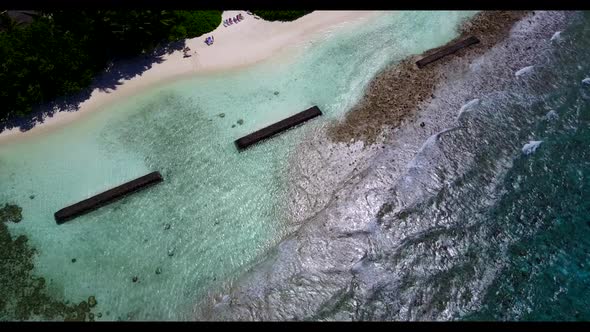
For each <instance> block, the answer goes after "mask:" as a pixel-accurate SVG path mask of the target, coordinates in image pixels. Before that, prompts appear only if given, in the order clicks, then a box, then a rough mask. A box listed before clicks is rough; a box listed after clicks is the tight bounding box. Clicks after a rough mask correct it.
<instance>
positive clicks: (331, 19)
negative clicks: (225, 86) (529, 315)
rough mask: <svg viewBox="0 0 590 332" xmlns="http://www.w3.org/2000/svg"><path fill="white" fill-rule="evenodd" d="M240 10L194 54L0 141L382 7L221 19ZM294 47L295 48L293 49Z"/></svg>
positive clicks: (282, 49) (251, 59) (263, 55)
mask: <svg viewBox="0 0 590 332" xmlns="http://www.w3.org/2000/svg"><path fill="white" fill-rule="evenodd" d="M238 13H242V15H243V16H244V18H245V19H244V20H243V21H241V22H239V23H238V24H234V25H231V26H229V27H224V26H223V23H222V24H220V26H219V27H217V29H215V30H213V31H212V32H210V33H207V34H205V35H203V36H199V37H196V38H192V39H187V40H186V46H188V47H189V48H190V49H191V51H190V52H189V53H190V54H191V55H192V56H191V57H189V58H184V57H183V52H182V51H175V52H173V53H171V54H167V55H165V56H164V57H163V60H164V61H163V62H161V63H154V64H153V66H152V67H151V68H150V69H148V70H147V71H145V72H143V73H142V74H141V75H137V76H135V77H133V78H131V79H129V80H124V81H121V83H122V84H121V85H119V86H118V87H117V88H116V89H115V90H107V91H100V90H99V89H95V90H94V91H92V94H91V96H90V98H89V99H87V100H85V101H84V102H82V103H81V104H80V109H79V110H78V111H76V112H57V113H55V114H54V115H53V117H50V118H49V117H47V118H46V119H44V122H43V123H40V124H37V125H36V126H35V127H33V128H32V129H30V130H28V131H26V132H21V131H20V128H12V129H10V130H5V131H3V132H1V133H0V143H6V142H9V141H13V140H15V139H18V140H20V139H23V138H27V137H34V136H36V135H38V134H42V133H45V132H48V131H51V130H53V129H56V128H60V127H63V126H64V125H66V124H68V123H70V122H72V121H75V120H78V119H80V118H81V117H82V116H84V115H85V114H89V113H91V112H92V111H94V110H97V109H99V108H98V107H100V106H102V107H104V106H105V105H108V104H109V103H112V102H114V101H116V100H118V99H120V98H122V97H128V96H131V95H133V94H136V93H138V92H141V91H142V90H144V89H146V88H150V87H154V86H156V85H158V84H162V83H166V82H171V81H174V80H178V79H182V78H187V77H191V76H196V75H199V74H207V73H212V72H218V71H223V70H231V69H238V68H242V67H245V66H249V65H253V64H256V63H259V62H261V61H264V60H267V59H269V58H271V57H276V56H280V55H288V54H292V53H295V52H297V50H299V49H301V47H302V46H305V44H306V43H309V42H311V41H312V40H313V39H314V38H318V37H320V36H322V35H323V34H324V33H325V32H327V31H329V30H331V29H334V28H338V27H340V26H343V25H347V24H351V23H360V22H362V21H364V20H366V19H368V18H370V17H373V16H376V15H378V14H379V12H378V11H315V12H312V13H311V14H308V15H306V16H304V17H302V18H300V19H298V20H295V21H293V22H268V21H264V20H262V19H255V18H254V17H253V16H251V15H248V14H246V12H244V11H225V12H223V14H222V21H223V20H225V19H227V18H229V17H234V16H236V15H237V14H238ZM207 36H214V37H215V43H214V45H212V46H207V45H206V44H205V43H204V40H205V37H207ZM294 51H295V52H294Z"/></svg>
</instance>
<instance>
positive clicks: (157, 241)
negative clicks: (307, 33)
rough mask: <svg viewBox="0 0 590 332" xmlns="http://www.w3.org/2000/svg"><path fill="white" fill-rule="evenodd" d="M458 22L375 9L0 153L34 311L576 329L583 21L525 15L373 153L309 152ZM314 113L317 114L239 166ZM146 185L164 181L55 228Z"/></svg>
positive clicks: (583, 253)
mask: <svg viewBox="0 0 590 332" xmlns="http://www.w3.org/2000/svg"><path fill="white" fill-rule="evenodd" d="M474 14H475V13H473V12H400V13H391V14H386V15H383V16H381V17H379V18H377V19H375V20H372V21H370V22H368V23H367V24H366V25H364V26H362V27H361V28H355V29H346V28H342V29H337V30H335V31H333V32H331V33H330V34H328V35H326V36H325V38H323V39H322V40H321V41H318V42H317V43H315V44H312V45H309V46H308V48H307V49H306V50H305V52H302V54H301V55H298V56H297V57H292V58H289V59H274V60H273V59H271V60H269V61H267V62H264V63H261V64H260V65H257V66H254V67H250V68H247V69H242V70H239V71H227V72H224V73H219V74H209V75H207V76H199V77H195V78H192V79H188V80H183V81H178V82H175V83H173V84H169V85H166V86H162V87H159V88H154V89H151V90H149V91H145V92H144V93H142V94H139V95H136V96H133V97H131V98H129V99H127V100H125V101H124V102H121V103H118V104H117V105H115V106H112V107H109V108H108V109H105V110H104V111H101V112H96V113H95V114H92V115H88V116H87V117H85V118H84V119H83V120H80V121H79V122H75V123H72V124H71V125H69V126H67V127H64V128H62V129H60V130H58V131H55V132H52V133H51V134H47V135H43V136H42V137H41V136H39V137H38V138H36V139H33V138H31V139H27V140H22V141H19V142H14V143H10V144H6V145H2V146H0V203H3V202H14V203H16V204H18V205H19V206H21V207H22V208H23V221H21V222H20V223H18V224H12V223H9V224H7V225H8V226H9V229H10V232H11V234H12V235H13V236H17V235H19V234H26V235H27V236H28V237H29V242H30V244H31V245H32V246H34V247H36V248H37V249H38V250H39V253H38V255H37V257H36V260H35V272H36V274H37V275H41V276H43V277H45V278H46V280H47V284H48V291H49V292H50V294H51V295H52V296H54V297H56V298H60V299H64V300H68V301H71V302H73V303H77V302H79V301H81V300H85V299H86V298H87V297H88V296H90V295H95V296H96V300H97V301H98V305H97V307H96V308H95V309H94V311H95V312H101V313H102V318H100V319H102V320H117V319H122V320H127V319H129V320H142V319H150V320H152V319H154V320H155V319H162V320H175V319H181V320H190V319H212V320H219V319H224V320H282V319H296V320H449V319H467V320H481V319H483V320H490V319H496V320H551V319H557V320H587V319H590V311H589V310H588V308H590V305H589V304H590V303H588V299H590V293H589V290H590V285H589V279H588V268H589V267H588V265H587V262H588V257H589V255H590V250H589V248H590V243H589V242H588V239H590V236H589V235H590V234H589V233H590V227H589V226H590V224H588V222H587V216H588V215H589V214H590V205H589V203H588V202H590V200H588V197H589V196H590V181H589V179H590V164H589V163H588V160H590V150H589V147H590V132H589V128H590V126H589V121H590V115H589V114H590V113H589V112H590V104H589V103H590V97H589V96H590V89H589V88H588V85H587V84H585V83H583V80H584V78H587V77H588V73H590V63H589V62H588V61H587V54H588V50H590V44H589V42H590V38H589V37H590V36H589V35H588V34H589V32H590V30H589V29H588V26H589V24H590V23H589V22H590V16H589V15H588V13H565V12H563V13H562V12H558V13H555V12H539V13H536V14H535V15H533V16H530V17H527V18H525V19H524V20H522V21H521V22H519V23H518V24H517V25H516V26H515V27H514V29H513V30H512V31H511V33H510V36H509V37H508V38H507V39H506V40H504V41H503V42H501V43H499V44H498V45H496V46H495V47H493V48H492V49H491V50H490V51H488V52H487V53H485V54H484V55H483V56H481V57H480V58H479V59H477V60H476V61H474V63H472V64H466V63H463V62H462V61H461V59H456V60H454V61H451V62H450V63H449V65H448V66H447V70H448V73H452V75H449V76H450V77H451V79H449V80H447V81H445V82H444V83H443V84H441V85H439V86H437V87H436V91H435V93H434V95H435V96H436V98H434V99H433V100H432V102H430V103H428V104H427V105H425V106H424V107H422V108H421V109H420V110H419V112H418V114H417V115H415V119H413V120H414V121H412V122H410V121H407V122H405V123H404V124H402V125H401V126H400V127H399V128H396V129H395V130H391V131H388V132H387V133H386V135H384V137H383V139H382V140H381V141H380V143H379V144H375V145H373V146H365V145H364V143H363V142H356V141H351V142H350V143H349V144H335V143H332V142H330V141H329V139H328V138H327V137H326V133H325V129H326V125H327V124H329V123H330V122H331V121H332V120H334V119H338V118H340V117H342V116H344V115H345V113H346V112H347V111H348V110H349V109H350V108H351V107H352V106H353V105H355V103H356V102H357V101H358V100H359V98H360V97H361V96H362V94H363V91H364V88H365V87H366V86H367V83H368V82H369V81H370V80H371V78H372V77H374V76H375V74H376V73H377V72H378V71H379V70H380V69H382V68H384V67H385V66H386V65H388V64H391V63H395V62H397V61H399V60H401V59H403V58H404V57H406V56H408V55H412V54H419V53H422V52H423V51H425V50H427V49H430V48H433V47H437V46H440V45H442V44H444V43H446V42H447V41H449V40H451V39H453V38H454V37H456V36H457V35H458V32H457V28H458V27H459V26H460V24H461V23H462V22H463V21H464V20H465V19H467V18H469V17H471V16H473V15H474ZM557 31H560V34H559V38H552V37H553V36H554V34H555V33H556V32H557ZM552 39H553V40H552ZM531 50H532V51H531ZM529 66H531V67H534V68H533V70H524V68H526V67H529ZM523 70H524V71H523ZM519 71H520V73H521V74H522V75H516V73H518V72H519ZM312 105H318V106H319V107H320V109H322V111H323V112H324V116H322V117H320V118H318V119H315V120H313V121H311V122H309V123H308V124H306V125H305V126H301V127H299V128H297V129H294V130H291V131H289V132H287V133H286V134H284V135H280V136H277V137H275V138H273V139H272V140H269V141H267V142H264V143H263V144H260V145H257V146H255V147H253V148H252V149H249V150H247V151H245V152H242V153H238V152H237V151H236V149H235V147H234V145H233V140H234V139H236V138H238V137H240V136H242V135H244V134H247V133H249V132H251V131H253V130H256V129H259V128H261V127H263V126H265V125H268V124H270V123H272V122H275V121H277V120H279V119H282V118H284V117H286V116H288V115H291V114H293V113H296V112H299V111H301V110H303V109H305V108H307V107H309V106H312ZM552 112H553V113H552ZM421 122H424V123H425V124H426V125H425V127H424V128H422V127H420V126H419V125H418V124H419V123H421ZM541 141H542V143H539V142H541ZM523 149H524V150H526V151H534V153H530V154H525V153H526V152H524V151H523ZM535 149H536V151H535ZM153 170H159V171H160V172H161V173H162V174H163V176H164V178H165V180H164V182H163V183H162V184H159V185H157V186H155V187H152V188H150V189H148V190H146V191H143V192H141V193H138V194H136V195H133V196H130V197H128V198H126V199H124V200H122V201H119V202H117V203H115V204H113V205H110V206H108V207H104V208H102V209H100V210H97V211H95V212H92V213H90V214H88V215H86V216H83V217H80V218H77V219H75V220H73V221H71V222H68V223H66V224H64V225H60V226H58V225H56V224H55V221H54V220H53V213H54V212H55V211H57V210H58V209H60V208H62V207H64V206H66V205H68V204H71V203H74V202H76V201H78V200H80V199H82V198H86V197H88V196H91V195H93V194H95V193H98V192H101V191H103V190H105V189H107V188H109V187H112V186H114V185H116V184H119V183H121V182H124V181H127V180H129V179H132V178H135V177H137V176H140V175H143V174H145V173H147V172H149V171H153ZM33 195H34V196H33ZM31 197H34V198H31ZM73 258H76V262H75V263H72V259H73ZM156 271H159V272H160V273H156ZM133 277H137V282H133V281H132V278H133ZM107 313H108V314H107ZM8 319H9V318H8Z"/></svg>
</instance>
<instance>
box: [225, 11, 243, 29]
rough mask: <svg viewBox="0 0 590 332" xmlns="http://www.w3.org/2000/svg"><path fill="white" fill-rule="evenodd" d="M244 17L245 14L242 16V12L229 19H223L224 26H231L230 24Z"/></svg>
mask: <svg viewBox="0 0 590 332" xmlns="http://www.w3.org/2000/svg"><path fill="white" fill-rule="evenodd" d="M243 19H244V16H242V14H241V13H240V14H238V15H236V17H230V18H228V19H227V20H224V21H223V26H224V27H227V26H230V25H232V24H234V23H238V22H240V21H241V20H243Z"/></svg>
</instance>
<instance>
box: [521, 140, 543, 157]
mask: <svg viewBox="0 0 590 332" xmlns="http://www.w3.org/2000/svg"><path fill="white" fill-rule="evenodd" d="M541 143H543V141H530V142H528V143H527V144H525V145H524V146H523V147H522V153H524V154H525V155H529V154H532V153H534V152H535V151H536V150H537V148H538V147H539V145H541Z"/></svg>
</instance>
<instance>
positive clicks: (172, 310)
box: [0, 12, 474, 320]
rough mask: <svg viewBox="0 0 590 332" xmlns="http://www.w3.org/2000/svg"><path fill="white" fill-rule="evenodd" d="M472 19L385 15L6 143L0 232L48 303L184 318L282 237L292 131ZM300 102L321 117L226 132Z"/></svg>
mask: <svg viewBox="0 0 590 332" xmlns="http://www.w3.org/2000/svg"><path fill="white" fill-rule="evenodd" d="M473 14H474V12H402V13H385V14H382V15H381V16H379V17H377V18H375V19H372V20H370V21H369V22H367V23H364V24H363V25H362V26H360V27H358V26H357V27H354V28H340V29H336V30H335V31H332V32H330V33H329V34H326V35H325V36H323V37H322V38H320V39H319V40H316V41H313V42H309V43H308V44H307V45H306V48H305V49H304V51H303V52H301V53H298V54H296V55H293V56H290V57H288V58H281V59H273V60H269V61H266V62H264V63H261V64H259V65H256V66H253V67H249V68H247V69H242V70H234V71H227V72H223V73H218V74H211V75H204V76H198V77H194V78H191V79H186V80H182V81H177V82H175V83H171V84H167V85H164V86H160V87H157V88H153V89H150V90H147V91H144V92H142V93H141V94H138V95H135V96H133V97H131V98H128V99H126V100H124V101H121V102H118V103H116V104H115V105H111V106H108V107H105V109H104V110H101V111H99V112H96V113H95V114H92V115H88V116H86V117H84V119H83V120H80V121H78V122H76V123H73V124H70V125H68V126H66V127H65V128H62V129H59V130H56V131H53V132H51V133H49V134H44V135H42V136H38V137H35V138H32V139H27V140H24V141H22V142H19V143H11V144H4V145H2V146H0V202H14V203H16V204H18V205H20V206H21V207H22V208H23V221H22V222H21V223H19V224H10V225H9V228H10V231H11V233H12V234H13V235H18V234H25V235H27V236H28V237H29V241H30V244H31V245H32V246H34V247H35V248H37V249H38V250H39V254H38V256H37V257H36V260H35V264H36V265H35V273H36V274H37V275H40V276H43V277H45V279H46V280H47V283H48V291H49V292H50V294H51V295H52V296H54V297H56V298H63V299H64V300H67V301H71V302H75V303H76V302H79V301H81V300H84V299H86V298H87V297H88V296H89V295H96V299H97V301H98V306H97V309H96V312H102V313H103V316H102V319H103V320H116V319H134V320H141V319H164V320H171V319H190V313H191V312H192V307H193V305H194V303H196V302H197V301H198V300H199V299H200V298H201V297H202V296H204V295H205V294H206V293H207V292H209V291H213V290H215V289H216V288H217V287H219V286H220V285H221V284H222V283H226V282H229V281H231V280H232V278H234V277H236V276H238V275H240V273H242V272H244V271H245V270H246V269H247V268H248V267H249V266H251V265H252V264H253V263H254V262H256V260H257V259H259V258H260V257H262V256H263V255H264V253H265V251H266V250H268V249H269V248H271V247H272V246H274V245H276V244H277V243H278V242H279V241H280V239H281V238H282V237H284V236H285V235H286V234H287V226H286V224H287V223H286V220H285V217H284V213H283V210H282V208H283V207H284V205H283V202H284V200H285V199H286V198H285V197H283V195H284V191H283V188H284V187H285V186H284V183H283V181H285V174H286V171H287V168H288V166H289V165H288V164H287V162H286V161H287V159H288V158H287V157H288V155H289V153H290V152H291V151H292V149H293V148H294V147H295V145H296V144H297V143H298V142H299V141H300V140H301V139H302V138H303V136H304V134H305V133H308V134H309V133H310V131H314V130H321V128H322V126H323V125H324V124H325V123H326V122H327V121H328V120H329V119H330V118H335V117H339V116H342V115H343V114H344V113H345V112H346V111H347V110H348V109H350V107H351V106H353V105H354V103H355V102H356V101H357V100H358V99H359V97H360V96H361V95H362V93H363V89H364V87H365V86H366V84H367V83H368V82H369V80H370V79H371V78H372V77H373V76H374V75H375V74H376V73H377V72H378V71H379V70H380V69H381V68H383V67H384V66H385V65H387V64H389V63H392V62H395V61H398V60H401V59H402V58H404V57H405V56H407V55H410V54H416V53H421V52H422V51H424V50H426V49H429V48H432V47H436V46H439V45H441V44H443V43H445V42H447V41H448V40H450V39H452V38H454V37H455V36H456V35H457V27H458V26H459V25H460V23H461V22H463V20H464V19H466V18H468V17H470V16H472V15H473ZM275 92H279V94H278V95H277V94H275ZM312 105H318V106H319V107H320V108H321V109H322V111H323V112H324V114H325V116H324V117H322V118H320V119H318V120H314V121H312V122H311V123H310V124H308V125H306V126H305V127H302V128H299V129H296V130H292V131H290V132H288V133H286V134H284V135H281V136H278V137H276V138H274V139H272V140H270V141H268V142H265V143H264V144H260V145H258V146H255V147H254V148H252V149H250V150H247V151H246V152H243V153H238V152H237V151H236V149H235V147H234V145H233V141H234V140H235V139H236V138H238V137H240V136H242V135H244V134H247V133H249V132H251V131H253V130H256V129H259V128H261V127H263V126H265V125H268V124H270V123H272V122H275V121H276V120H278V119H281V118H284V117H286V116H289V115H291V114H293V113H296V112H299V111H301V110H303V109H305V108H307V107H310V106H312ZM221 113H224V116H223V117H221V116H220V114H221ZM240 119H241V120H243V124H242V125H240V124H238V123H237V121H238V120H240ZM232 125H235V126H234V127H232ZM153 170H158V171H160V172H161V173H162V174H163V176H164V179H165V181H164V182H163V183H162V184H159V185H157V186H155V187H152V188H150V189H148V190H145V191H143V192H140V193H138V194H136V195H133V196H131V197H128V198H125V199H123V200H121V201H119V202H117V203H115V204H112V205H110V206H107V207H103V208H101V209H99V210H97V211H95V212H92V213H90V214H88V215H85V216H82V217H79V218H77V219H75V220H73V221H71V222H68V223H66V224H64V225H60V226H58V225H56V223H55V221H54V219H53V213H54V212H55V211H57V210H59V209H60V208H62V207H64V206H66V205H69V204H72V203H74V202H77V201H79V200H81V199H84V198H87V197H89V196H91V195H93V194H96V193H98V192H101V191H104V190H106V189H107V188H110V187H112V186H115V185H117V184H120V183H122V182H125V181H128V180H130V179H133V178H135V177H138V176H141V175H143V174H145V173H147V172H149V171H153ZM31 195H34V198H33V199H31V198H30V196H31ZM73 258H76V262H75V263H72V259H73ZM157 269H161V273H160V274H156V273H155V271H156V270H157ZM134 276H137V277H138V282H135V283H134V282H132V278H133V277H134ZM106 312H109V314H108V315H107V314H106Z"/></svg>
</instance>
